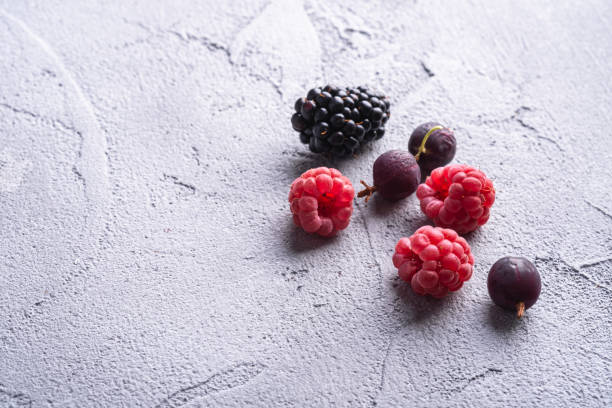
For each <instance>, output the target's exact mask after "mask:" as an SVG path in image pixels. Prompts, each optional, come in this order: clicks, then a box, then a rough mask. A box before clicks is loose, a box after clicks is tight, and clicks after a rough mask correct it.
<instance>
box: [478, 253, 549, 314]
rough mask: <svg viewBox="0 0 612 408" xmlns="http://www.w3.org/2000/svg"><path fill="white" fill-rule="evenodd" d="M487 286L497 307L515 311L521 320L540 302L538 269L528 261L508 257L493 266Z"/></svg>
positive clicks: (540, 287) (540, 283)
mask: <svg viewBox="0 0 612 408" xmlns="http://www.w3.org/2000/svg"><path fill="white" fill-rule="evenodd" d="M487 286H488V288H489V296H491V299H492V300H493V302H495V304H496V305H498V306H501V307H503V308H504V309H507V310H512V311H515V312H516V313H517V316H518V317H519V318H520V317H522V316H523V313H525V310H527V309H529V308H530V307H531V306H533V304H534V303H535V302H536V300H538V297H539V296H540V290H541V289H542V282H541V280H540V274H539V273H538V271H537V269H536V267H535V266H534V265H533V264H532V263H531V262H529V261H528V260H527V259H525V258H522V257H515V256H507V257H505V258H501V259H500V260H499V261H497V262H495V264H493V266H492V267H491V270H490V271H489V278H488V279H487Z"/></svg>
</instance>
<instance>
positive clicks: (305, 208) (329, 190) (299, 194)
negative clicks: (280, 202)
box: [289, 167, 355, 237]
mask: <svg viewBox="0 0 612 408" xmlns="http://www.w3.org/2000/svg"><path fill="white" fill-rule="evenodd" d="M354 196H355V190H354V189H353V185H352V184H351V181H350V180H349V179H347V178H346V177H344V176H343V175H342V173H340V172H339V171H338V170H336V169H328V168H327V167H318V168H316V169H310V170H308V171H306V172H305V173H304V174H302V175H301V176H300V177H298V178H296V179H295V180H294V181H293V183H292V184H291V192H290V193H289V202H290V203H291V213H292V214H293V222H294V223H295V225H297V226H298V227H302V228H303V229H304V231H306V232H310V233H317V234H319V235H322V236H324V237H329V236H332V235H334V234H336V232H338V231H340V230H343V229H345V228H346V227H348V225H349V222H350V220H351V214H353V197H354Z"/></svg>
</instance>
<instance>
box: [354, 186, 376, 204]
mask: <svg viewBox="0 0 612 408" xmlns="http://www.w3.org/2000/svg"><path fill="white" fill-rule="evenodd" d="M361 184H363V185H364V186H365V189H363V190H361V191H360V192H359V193H357V197H359V198H361V197H365V198H366V199H365V202H366V203H367V202H368V200H369V199H370V197H372V194H374V192H375V191H376V186H369V185H368V184H367V183H366V182H365V181H363V180H361Z"/></svg>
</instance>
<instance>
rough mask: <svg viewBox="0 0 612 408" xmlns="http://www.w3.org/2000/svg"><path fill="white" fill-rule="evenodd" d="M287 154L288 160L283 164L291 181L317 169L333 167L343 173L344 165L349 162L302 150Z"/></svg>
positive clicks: (285, 172)
mask: <svg viewBox="0 0 612 408" xmlns="http://www.w3.org/2000/svg"><path fill="white" fill-rule="evenodd" d="M286 154H287V160H285V161H284V162H283V163H282V167H283V172H284V174H288V175H290V176H291V180H293V179H295V178H297V177H299V176H301V175H302V173H304V172H305V171H306V170H309V169H312V168H315V167H333V168H336V169H338V170H340V171H342V164H343V163H345V162H346V161H348V160H349V158H337V157H331V156H326V155H322V154H315V153H311V152H308V151H301V150H292V151H290V152H287V153H286Z"/></svg>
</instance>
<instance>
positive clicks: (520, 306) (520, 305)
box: [516, 302, 525, 319]
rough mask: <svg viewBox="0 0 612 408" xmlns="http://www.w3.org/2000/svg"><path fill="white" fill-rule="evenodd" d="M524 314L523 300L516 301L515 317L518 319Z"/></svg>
mask: <svg viewBox="0 0 612 408" xmlns="http://www.w3.org/2000/svg"><path fill="white" fill-rule="evenodd" d="M524 314H525V302H518V303H517V304H516V317H518V318H519V319H520V318H521V317H523V315H524Z"/></svg>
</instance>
